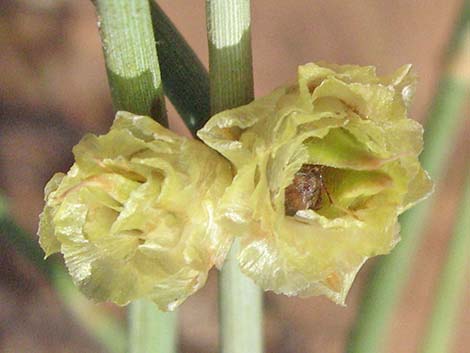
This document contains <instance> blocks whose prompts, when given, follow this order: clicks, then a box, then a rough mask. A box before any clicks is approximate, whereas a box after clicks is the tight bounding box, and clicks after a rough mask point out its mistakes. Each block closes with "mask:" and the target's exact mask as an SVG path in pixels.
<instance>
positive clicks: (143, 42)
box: [95, 0, 176, 353]
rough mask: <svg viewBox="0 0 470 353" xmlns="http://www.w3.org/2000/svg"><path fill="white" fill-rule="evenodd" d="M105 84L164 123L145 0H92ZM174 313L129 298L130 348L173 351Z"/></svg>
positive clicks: (123, 102)
mask: <svg viewBox="0 0 470 353" xmlns="http://www.w3.org/2000/svg"><path fill="white" fill-rule="evenodd" d="M95 3H96V9H97V13H98V21H99V28H100V35H101V40H102V44H103V51H104V56H105V61H106V69H107V73H108V80H109V86H110V88H111V95H112V98H113V103H114V106H115V108H116V109H119V110H127V111H130V112H133V113H136V114H142V115H148V116H151V117H153V118H154V119H156V120H157V121H159V122H160V123H162V124H164V125H167V118H166V110H165V100H164V97H163V88H162V82H161V77H160V68H159V63H158V57H157V49H156V42H155V38H154V34H153V27H152V19H151V15H150V3H149V1H148V0H134V1H128V0H96V2H95ZM175 315H176V314H175V313H162V312H160V311H158V309H157V307H156V305H154V304H153V303H150V302H148V301H146V300H138V301H135V302H133V303H131V304H130V309H129V333H130V339H129V343H130V347H129V351H130V352H131V353H173V352H176V318H175Z"/></svg>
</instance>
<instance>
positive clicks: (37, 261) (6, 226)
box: [0, 195, 126, 353]
mask: <svg viewBox="0 0 470 353" xmlns="http://www.w3.org/2000/svg"><path fill="white" fill-rule="evenodd" d="M0 236H1V237H3V238H4V239H5V240H6V241H7V242H8V243H9V244H10V245H12V246H13V247H14V248H15V250H16V251H18V253H20V254H21V255H23V256H24V257H25V258H27V259H28V260H29V261H31V263H32V264H33V265H34V266H35V267H36V268H38V269H40V270H41V272H42V273H43V275H44V276H45V277H46V279H48V280H49V281H50V282H51V284H52V286H53V287H54V288H55V289H56V291H57V294H58V296H59V298H60V299H61V302H62V304H63V306H64V308H65V309H66V311H68V312H69V313H71V314H73V316H74V318H76V319H77V321H78V322H79V323H80V324H81V325H82V326H83V327H84V328H85V330H86V331H87V332H88V334H89V335H90V336H91V337H94V338H95V339H96V340H97V341H98V342H99V343H101V344H102V345H103V347H104V348H105V349H106V350H107V352H111V353H124V352H125V351H126V335H125V330H124V327H122V326H121V325H120V323H118V322H116V321H115V320H113V318H112V317H111V316H110V315H109V313H108V312H106V310H103V308H101V307H98V306H97V305H96V304H95V303H93V302H91V301H90V300H88V299H86V298H85V297H84V296H83V295H82V294H81V293H80V292H79V291H78V289H77V288H76V287H75V286H74V284H73V283H72V280H71V278H70V276H69V275H68V274H67V273H66V272H65V271H64V268H63V266H62V265H59V264H58V263H57V262H56V261H54V260H53V259H51V258H49V259H48V260H44V252H43V251H42V250H41V248H40V247H39V245H37V243H36V242H34V241H33V239H32V237H31V235H30V234H28V233H27V232H25V231H24V230H23V229H22V228H21V227H19V226H18V225H17V224H16V223H15V222H14V221H13V220H12V218H11V217H10V215H9V214H8V210H7V207H6V201H5V200H4V198H3V197H2V196H1V195H0Z"/></svg>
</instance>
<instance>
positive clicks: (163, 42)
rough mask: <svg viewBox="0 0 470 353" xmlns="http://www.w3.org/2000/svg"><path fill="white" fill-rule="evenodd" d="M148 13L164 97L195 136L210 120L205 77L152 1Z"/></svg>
mask: <svg viewBox="0 0 470 353" xmlns="http://www.w3.org/2000/svg"><path fill="white" fill-rule="evenodd" d="M151 13H152V21H153V28H154V33H155V36H156V37H157V38H158V41H157V49H158V59H159V61H160V66H161V72H162V79H163V88H164V91H165V94H166V96H167V97H168V98H169V99H170V101H171V102H172V103H173V105H174V106H175V108H176V110H177V111H178V113H179V114H180V116H181V117H182V118H183V120H184V122H185V123H186V126H187V127H188V128H189V130H190V131H191V132H192V133H193V135H196V131H197V130H199V129H200V128H201V127H202V126H203V125H204V124H205V122H206V121H207V120H208V119H209V117H210V100H209V75H208V74H207V70H206V69H205V67H204V65H202V63H201V61H200V60H199V58H198V57H197V55H196V54H195V53H194V51H193V50H192V49H191V47H190V46H189V45H188V43H187V42H186V41H185V40H184V38H183V36H182V35H181V34H180V33H179V32H178V30H177V29H176V27H175V26H174V25H173V23H171V20H170V19H169V18H168V16H167V15H166V14H165V13H164V12H163V11H162V9H161V8H160V7H159V6H158V5H157V3H156V2H155V1H151Z"/></svg>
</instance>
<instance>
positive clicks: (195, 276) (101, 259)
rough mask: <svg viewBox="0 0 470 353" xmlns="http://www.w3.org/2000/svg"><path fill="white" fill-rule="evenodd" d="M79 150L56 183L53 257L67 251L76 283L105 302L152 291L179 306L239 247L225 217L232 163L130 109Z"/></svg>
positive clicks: (47, 219)
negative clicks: (225, 230) (219, 213)
mask: <svg viewBox="0 0 470 353" xmlns="http://www.w3.org/2000/svg"><path fill="white" fill-rule="evenodd" d="M73 152H74V155H75V160H76V161H75V164H74V165H73V166H72V168H71V169H70V171H69V172H68V173H67V175H64V174H62V173H58V174H56V175H54V177H53V178H52V179H51V180H50V181H49V183H48V184H47V186H46V190H45V193H46V198H45V200H46V205H45V208H44V212H43V213H42V215H41V219H40V228H39V236H40V244H41V246H42V248H43V249H44V251H45V253H46V256H49V255H50V254H53V253H55V252H59V251H60V252H61V253H62V254H63V255H64V258H65V263H66V265H67V267H68V270H69V272H70V274H71V275H72V278H73V280H74V282H75V283H76V285H77V286H78V287H79V288H80V289H81V290H82V292H83V293H85V294H86V295H87V296H88V297H91V298H93V299H95V300H99V301H105V300H110V301H113V302H115V303H117V304H121V305H123V304H127V303H128V302H129V301H131V300H134V299H137V298H142V297H145V298H149V299H151V300H153V301H154V302H155V303H156V304H157V305H158V306H159V307H160V308H161V309H163V310H172V309H174V308H175V307H176V306H178V305H179V304H180V303H181V302H183V301H184V300H185V299H186V298H187V297H188V296H189V295H191V294H192V293H194V292H195V291H196V290H197V289H199V288H200V287H201V286H203V285H204V283H205V281H206V278H207V273H208V271H209V269H210V268H211V267H212V266H213V265H214V264H215V265H217V266H220V265H221V264H222V262H223V259H224V257H225V254H226V252H227V249H228V247H229V246H230V239H228V238H227V237H226V236H225V235H224V234H222V233H221V231H220V227H219V225H218V224H217V222H215V218H216V214H215V210H216V204H217V201H218V199H219V197H220V195H221V194H222V193H223V191H224V190H225V188H226V187H227V186H228V185H229V184H230V182H231V179H232V174H231V167H230V164H229V163H228V162H227V161H226V160H225V159H224V158H222V157H221V156H219V155H218V154H217V153H216V152H214V151H212V150H211V149H210V148H208V147H207V146H205V145H204V144H202V143H200V142H198V141H195V140H190V139H187V138H184V137H180V136H178V135H176V134H174V133H172V132H171V131H169V130H167V129H165V128H164V127H162V126H161V125H159V124H158V123H156V122H154V121H153V120H152V119H150V118H149V117H145V116H136V115H133V114H130V113H126V112H119V113H118V114H117V115H116V119H115V121H114V124H113V126H112V127H111V130H110V131H109V132H108V133H107V134H106V135H103V136H95V135H91V134H90V135H86V136H85V137H84V138H83V139H82V140H81V141H80V143H79V144H78V145H77V146H75V148H74V150H73Z"/></svg>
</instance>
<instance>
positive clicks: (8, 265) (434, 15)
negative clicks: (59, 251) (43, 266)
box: [0, 0, 470, 353]
mask: <svg viewBox="0 0 470 353" xmlns="http://www.w3.org/2000/svg"><path fill="white" fill-rule="evenodd" d="M159 3H160V4H161V6H162V7H163V8H164V10H166V11H167V14H168V15H169V16H170V17H171V18H172V19H173V21H174V22H175V23H176V25H177V26H178V28H179V29H180V30H181V32H182V33H183V35H184V36H185V37H186V38H187V40H188V41H189V42H190V44H191V45H192V46H193V48H194V49H195V51H196V52H197V53H198V55H199V56H200V58H201V59H202V60H203V62H204V63H206V64H207V42H206V34H205V19H204V1H202V0H197V1H187V0H173V1H170V0H165V1H159ZM459 5H460V1H459V0H448V1H438V0H419V1H405V0H398V1H374V0H357V1H339V0H332V1H319V0H291V1H288V2H283V1H268V0H257V1H253V15H252V23H253V25H252V31H253V35H252V36H253V55H254V74H255V90H256V95H257V96H260V95H263V94H265V93H267V92H269V91H270V90H271V89H273V88H274V87H276V86H278V85H280V84H282V83H284V82H285V81H288V80H292V79H293V78H294V77H295V74H296V67H297V66H298V65H299V64H302V63H305V62H309V61H317V60H326V61H331V62H337V63H356V64H374V65H376V66H377V67H378V71H379V73H388V72H390V71H391V70H393V69H395V68H397V67H398V66H400V65H402V64H404V63H413V64H414V66H415V69H416V70H417V72H418V74H419V76H420V84H419V86H418V91H417V96H416V99H415V102H414V107H413V110H412V115H413V117H415V118H416V119H417V120H419V121H421V122H424V120H425V115H426V112H427V110H428V109H429V106H430V103H431V100H432V97H433V95H434V93H435V91H436V83H437V80H438V78H439V75H440V73H441V72H442V65H441V63H442V58H443V52H444V49H445V47H446V43H447V40H448V38H449V35H450V32H451V29H452V26H453V24H454V22H455V20H456V18H457V16H458V11H459V7H460V6H459ZM0 48H1V49H0V117H1V119H0V188H1V189H2V190H3V192H4V193H5V194H6V195H7V196H8V198H9V206H10V209H11V212H12V214H13V215H14V217H15V219H16V221H17V222H18V224H20V225H21V226H22V227H23V228H24V229H26V230H27V231H28V232H30V233H31V234H35V233H36V229H37V220H38V214H39V212H40V211H41V208H42V205H43V202H42V198H43V191H42V190H43V187H44V184H45V183H46V182H47V180H48V179H49V178H50V176H51V175H52V174H53V173H54V172H55V171H59V170H62V171H64V170H66V169H67V168H68V167H69V166H70V164H71V163H72V161H73V159H72V154H71V147H72V146H73V145H74V144H76V143H77V142H78V140H79V138H80V136H81V135H82V134H83V133H85V132H87V131H92V132H95V133H102V132H105V131H106V130H107V128H108V127H109V125H110V123H111V121H112V119H113V113H112V106H111V100H110V95H109V91H108V86H107V80H106V73H105V69H104V63H103V57H102V52H101V47H100V42H99V37H98V33H97V26H96V19H95V13H94V9H93V6H92V3H91V2H90V1H70V0H69V1H67V0H16V1H15V0H2V1H1V2H0ZM467 108H468V107H467ZM169 114H170V119H171V125H172V127H173V129H175V130H178V131H180V132H183V131H184V130H185V129H184V127H183V125H182V123H181V121H180V120H179V117H178V116H177V115H176V113H175V112H174V110H173V109H172V108H171V107H169ZM469 135H470V129H469V124H468V119H467V123H466V125H465V127H464V128H463V129H461V131H460V133H459V136H458V137H457V138H456V140H455V144H454V146H453V149H452V151H450V152H452V157H451V158H450V159H449V161H448V168H447V172H446V174H445V177H444V183H443V187H442V188H441V190H438V201H437V206H436V207H435V209H434V213H433V217H432V219H433V221H432V223H431V224H429V225H428V227H427V231H426V234H425V236H424V239H423V242H422V244H421V246H420V248H419V251H418V254H417V255H416V257H415V258H414V259H413V270H412V272H411V274H410V279H409V281H408V285H407V287H406V290H405V292H404V294H403V297H402V298H401V301H400V305H399V308H398V309H397V311H396V313H395V317H394V321H393V323H392V325H391V330H390V335H389V336H388V337H384V341H385V345H386V348H384V350H383V352H384V353H396V352H405V353H407V352H415V351H416V350H417V347H418V345H419V341H420V338H421V336H422V333H423V331H424V327H425V323H426V319H427V317H428V315H429V311H430V307H431V300H432V297H433V290H434V286H435V284H436V278H437V275H438V273H439V270H440V268H441V267H442V263H443V261H444V258H445V257H444V256H445V253H446V244H447V242H448V239H449V237H450V235H451V230H452V224H453V220H454V214H455V210H456V203H457V200H458V196H459V195H460V193H461V185H462V182H463V179H464V166H465V165H467V166H468V160H469V159H468V157H469V150H468V146H469V144H468V136H469ZM457 151H459V153H456V152H457ZM32 241H35V239H33V237H32ZM0 246H1V248H0V251H1V252H0V276H1V277H0V352H5V353H14V352H15V353H16V352H21V353H22V352H34V353H36V352H37V353H42V352H48V353H54V352H73V353H80V352H104V349H103V348H102V347H101V346H100V344H99V343H97V342H94V341H93V338H92V337H90V336H89V335H88V334H87V333H86V331H85V330H84V329H83V328H82V327H80V326H79V324H78V323H76V321H75V320H74V318H73V316H72V315H71V314H70V313H68V312H67V310H65V309H64V307H63V305H62V304H60V301H59V299H58V297H57V295H56V294H55V293H54V291H53V290H52V289H51V288H50V287H49V286H48V285H47V283H46V282H45V280H44V278H43V277H42V276H41V274H40V273H39V271H38V270H37V269H35V268H34V267H32V266H31V264H29V263H28V261H27V260H25V259H23V258H22V257H20V256H19V255H18V254H17V253H16V252H15V251H14V250H13V249H12V248H11V247H9V246H8V245H7V244H6V242H5V241H4V240H3V239H2V240H0ZM371 265H373V263H372V262H370V263H368V265H367V266H366V267H365V269H364V270H362V271H361V273H360V275H359V278H358V280H357V281H356V283H355V285H354V287H353V289H352V291H351V294H350V296H349V298H348V301H347V304H348V306H347V307H346V308H343V307H339V306H336V305H334V304H333V303H330V302H329V301H327V300H325V299H323V298H309V299H299V298H287V297H285V296H278V295H274V294H272V293H267V294H266V296H265V297H266V300H265V332H266V343H267V347H266V352H270V353H294V352H296V353H297V352H298V353H340V352H344V350H345V348H344V347H345V342H346V338H347V336H348V333H349V330H350V328H351V326H352V323H353V322H354V320H355V315H356V312H357V303H358V301H359V299H360V296H361V293H362V290H363V288H364V285H365V283H366V281H367V273H368V272H369V270H370V268H371ZM462 270H464V269H462ZM469 283H470V281H469ZM216 291H217V285H216V273H215V272H214V273H212V275H211V277H210V280H209V281H208V283H207V285H206V287H205V288H204V289H203V290H201V291H200V292H199V293H197V294H196V295H194V296H193V297H191V298H190V299H189V300H188V301H187V302H186V304H184V305H183V307H182V309H181V310H180V312H181V313H180V318H181V322H180V333H181V345H180V351H181V352H186V353H211V352H216V351H217V312H216V309H217V308H216V298H217V293H216ZM469 299H470V286H469V285H468V283H467V285H466V293H465V298H464V299H463V300H462V304H461V315H460V320H459V323H458V325H456V327H455V342H454V345H453V348H452V352H455V353H465V352H469V351H470V336H469V335H468V332H469V328H470V309H469ZM108 307H109V308H110V311H112V312H113V313H114V315H116V317H117V319H124V317H125V313H124V310H123V309H120V308H115V307H114V306H111V305H108ZM247 353H249V352H247ZM377 353H380V352H377Z"/></svg>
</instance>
